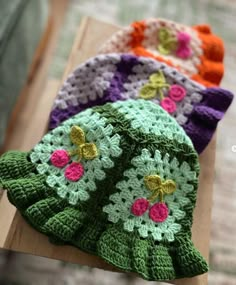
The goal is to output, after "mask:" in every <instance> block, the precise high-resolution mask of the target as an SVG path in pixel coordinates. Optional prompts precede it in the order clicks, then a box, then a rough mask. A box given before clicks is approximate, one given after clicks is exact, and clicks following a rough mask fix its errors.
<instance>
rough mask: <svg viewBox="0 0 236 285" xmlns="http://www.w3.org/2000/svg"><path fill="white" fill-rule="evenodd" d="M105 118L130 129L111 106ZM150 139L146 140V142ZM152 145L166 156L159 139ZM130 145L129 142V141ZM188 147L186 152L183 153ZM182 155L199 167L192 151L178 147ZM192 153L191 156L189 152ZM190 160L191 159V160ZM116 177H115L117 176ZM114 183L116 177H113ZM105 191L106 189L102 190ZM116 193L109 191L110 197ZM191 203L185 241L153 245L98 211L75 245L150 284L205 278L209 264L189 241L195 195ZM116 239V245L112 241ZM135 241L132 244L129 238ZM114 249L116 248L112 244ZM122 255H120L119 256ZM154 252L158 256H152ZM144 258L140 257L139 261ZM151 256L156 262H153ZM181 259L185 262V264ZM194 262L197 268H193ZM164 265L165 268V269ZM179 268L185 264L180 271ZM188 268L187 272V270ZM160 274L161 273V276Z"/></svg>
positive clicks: (83, 229) (179, 236)
mask: <svg viewBox="0 0 236 285" xmlns="http://www.w3.org/2000/svg"><path fill="white" fill-rule="evenodd" d="M95 109H96V111H97V112H99V110H101V107H96V108H95ZM101 112H103V116H105V117H107V118H108V117H109V118H110V120H111V121H113V120H115V121H116V128H118V129H119V128H120V130H121V131H122V130H123V126H124V125H125V126H126V127H127V128H129V126H128V125H127V124H128V122H127V121H125V120H124V119H123V118H121V116H122V114H120V113H119V114H118V113H117V112H115V110H114V108H113V109H112V106H111V104H106V106H105V107H103V108H102V110H101ZM132 131H133V133H132V134H130V135H129V136H130V137H136V136H137V134H138V132H139V131H138V130H132ZM147 138H148V137H147V136H146V139H147ZM149 140H150V141H151V142H152V143H151V144H150V146H149V148H150V150H153V149H154V146H155V144H156V143H157V142H158V144H160V145H161V146H162V151H163V152H165V147H164V144H165V143H164V142H162V143H161V142H159V139H158V138H156V139H154V138H153V139H151V137H150V138H149ZM128 141H129V140H128ZM172 143H173V145H172V146H171V145H169V148H170V149H171V150H173V149H174V148H175V147H174V146H175V145H178V142H176V141H173V142H172ZM153 144H154V145H153ZM185 147H186V149H184V148H185ZM178 148H179V152H180V153H184V154H185V158H187V159H188V160H189V161H192V164H193V165H194V166H195V167H197V170H198V165H197V156H196V153H195V152H194V153H193V149H192V152H191V151H190V149H189V148H188V147H187V146H184V145H183V144H179V145H178ZM138 151H139V150H138V149H137V147H136V148H135V149H133V152H132V155H131V153H130V155H131V156H132V157H133V156H134V155H135V154H134V152H135V153H136V152H138ZM189 151H190V152H189ZM188 156H189V157H188ZM123 167H124V168H125V169H128V168H129V167H130V162H129V164H128V165H123ZM114 175H115V174H114ZM113 179H114V181H115V180H116V177H115V176H114V177H113ZM194 187H195V190H196V189H197V183H195V185H194ZM103 188H104V189H105V187H103ZM111 192H112V193H113V191H112V190H111V189H110V188H109V194H111ZM189 198H190V199H191V201H192V204H191V206H189V205H188V206H186V209H185V211H186V218H185V221H184V222H183V226H182V233H183V232H184V233H185V234H186V235H187V236H186V237H183V236H182V235H181V234H179V235H177V236H176V239H175V241H174V242H173V243H167V242H162V243H158V242H156V243H155V242H154V241H153V240H152V239H150V238H149V239H146V240H144V239H141V238H140V237H139V236H137V235H134V233H132V235H131V234H130V233H128V232H126V231H124V229H123V225H121V223H120V224H119V226H118V224H115V225H113V224H112V225H111V224H110V223H109V222H107V215H106V214H105V213H104V212H101V211H98V212H97V213H95V214H93V216H89V217H87V220H86V221H85V223H84V226H83V227H82V228H81V229H80V234H79V236H77V239H76V240H75V239H73V240H72V243H73V245H75V246H76V247H79V248H80V249H82V250H83V251H86V252H88V253H92V254H96V255H98V256H100V257H101V258H103V259H105V260H106V261H107V262H108V263H111V264H113V265H115V266H116V267H118V268H120V269H122V270H125V271H132V272H136V273H138V274H140V276H142V277H143V278H145V279H147V280H171V279H174V278H181V277H190V276H194V275H197V274H202V273H204V272H206V271H207V270H208V267H207V264H206V262H205V261H204V259H203V258H202V257H201V255H200V254H199V252H198V251H197V250H196V249H195V248H194V246H193V244H192V242H191V240H190V237H191V234H190V228H191V224H192V214H193V208H194V204H195V202H196V192H193V193H191V194H190V195H189ZM102 202H103V205H104V204H107V203H108V196H106V200H103V201H102ZM114 237H117V239H116V242H115V240H113V238H114ZM131 237H132V242H130V238H131ZM110 242H111V243H113V245H115V246H114V247H113V246H112V244H110ZM143 243H145V244H146V246H145V248H144V249H143V247H142V244H143ZM118 252H120V253H121V254H119V253H118ZM152 252H155V253H154V254H153V255H152ZM140 254H141V257H140ZM150 255H152V258H153V259H150V258H149V257H150ZM182 258H183V259H184V260H183V261H182ZM193 261H194V264H195V265H194V266H193V265H192V264H193ZM163 264H165V266H163ZM179 264H183V267H181V266H180V265H179ZM185 266H186V268H185ZM160 272H161V273H160Z"/></svg>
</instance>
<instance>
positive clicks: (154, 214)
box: [149, 203, 169, 223]
mask: <svg viewBox="0 0 236 285" xmlns="http://www.w3.org/2000/svg"><path fill="white" fill-rule="evenodd" d="M168 213H169V211H168V208H167V206H166V204H165V203H156V204H154V205H153V206H152V207H151V208H150V210H149V217H150V219H152V220H153V221H154V222H156V223H158V222H164V221H165V220H166V219H167V217H168Z"/></svg>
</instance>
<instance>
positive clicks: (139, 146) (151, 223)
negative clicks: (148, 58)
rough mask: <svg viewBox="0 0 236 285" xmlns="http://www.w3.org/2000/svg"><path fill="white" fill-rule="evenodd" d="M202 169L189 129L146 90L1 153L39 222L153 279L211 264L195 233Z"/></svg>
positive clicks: (14, 191)
mask: <svg viewBox="0 0 236 285" xmlns="http://www.w3.org/2000/svg"><path fill="white" fill-rule="evenodd" d="M86 144H89V146H90V145H93V148H89V151H91V152H89V155H91V154H92V155H91V156H89V157H88V156H87V155H88V153H86V155H85V156H84V155H81V153H83V148H84V147H85V145H86ZM95 150H96V151H95ZM55 153H56V155H53V154H55ZM87 158H90V159H87ZM55 161H56V164H55ZM66 163H67V164H66ZM69 165H70V166H71V165H72V166H73V167H72V166H71V168H72V170H73V171H71V172H72V174H71V177H72V179H71V177H69V178H70V179H68V177H66V176H65V171H66V169H67V167H68V166H69ZM74 165H76V167H74ZM78 165H80V166H81V167H83V172H79V171H78V169H80V170H81V168H78ZM74 169H75V170H74ZM78 172H79V173H80V174H79V176H80V177H79V179H78V180H77V178H78V177H76V178H75V179H74V177H75V173H78ZM198 175H199V162H198V155H197V153H196V151H195V150H194V147H193V145H192V142H191V140H190V139H189V138H188V136H186V134H185V132H184V130H183V129H182V128H181V127H180V126H179V125H178V124H177V122H176V120H175V119H174V118H173V117H171V116H170V115H169V114H168V113H167V112H166V111H165V110H163V109H162V108H161V107H160V106H159V105H157V104H154V103H153V102H150V101H147V100H143V99H138V100H132V99H130V100H126V101H118V102H115V103H108V104H105V105H103V106H97V107H94V108H91V109H87V110H85V111H83V112H81V113H79V114H77V115H75V116H73V117H71V118H70V119H68V120H66V121H65V122H63V123H62V124H61V125H60V126H58V127H57V128H55V129H54V130H52V131H51V132H49V133H48V134H46V135H45V136H44V137H43V139H42V140H41V141H40V142H39V143H38V144H37V145H36V146H35V147H34V148H33V149H32V150H31V151H30V152H29V153H22V152H18V151H10V152H8V153H6V154H4V155H3V156H1V158H0V184H1V187H2V188H3V189H5V190H7V194H8V198H9V200H10V202H11V203H12V204H14V205H15V206H16V207H17V208H18V209H19V211H20V212H21V214H22V215H23V217H24V218H25V219H26V220H27V221H28V222H29V223H30V224H31V225H32V226H33V227H34V228H35V229H37V230H38V231H40V232H42V233H44V234H46V235H47V236H48V237H49V238H50V241H51V242H54V243H57V244H70V245H74V246H76V247H78V248H80V249H81V250H83V251H85V252H89V253H92V254H95V255H98V256H100V257H101V258H103V259H104V260H106V261H107V262H109V263H110V264H113V265H115V266H117V267H118V268H120V269H123V270H125V271H130V272H136V273H138V274H139V275H140V276H141V277H143V278H145V279H147V280H172V279H175V278H182V277H191V276H195V275H198V274H202V273H204V272H206V271H207V270H208V266H207V263H206V261H205V260H204V259H203V257H202V256H201V255H200V253H199V252H198V251H197V249H196V248H195V247H194V245H193V243H192V241H191V226H192V219H193V209H194V207H195V203H196V194H197V187H198Z"/></svg>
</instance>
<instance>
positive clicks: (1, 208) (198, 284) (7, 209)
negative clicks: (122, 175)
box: [0, 18, 216, 285]
mask: <svg viewBox="0 0 236 285" xmlns="http://www.w3.org/2000/svg"><path fill="white" fill-rule="evenodd" d="M117 30H118V27H116V26H113V25H110V24H105V23H102V22H100V21H97V20H94V19H91V18H84V19H83V20H82V22H81V25H80V27H79V29H78V33H77V35H76V37H75V41H74V45H73V47H72V50H71V54H70V56H69V59H68V63H67V66H66V67H65V72H64V76H63V80H64V79H65V78H66V76H67V75H68V73H69V72H71V71H72V70H73V69H74V68H75V66H77V65H78V64H80V63H82V62H84V61H85V60H86V59H88V58H89V57H91V56H94V55H95V54H96V53H97V49H98V47H99V46H100V45H101V44H102V43H103V42H104V41H105V40H106V39H107V38H108V37H109V36H110V35H111V34H112V33H114V32H115V31H117ZM35 84H36V85H35V86H31V88H30V96H29V98H28V102H27V104H26V106H24V107H23V110H21V112H19V114H18V117H17V124H16V126H15V128H14V129H13V131H12V133H11V136H10V138H9V142H8V145H7V149H13V148H14V149H18V150H30V149H31V148H32V147H33V146H34V145H35V144H36V143H37V142H38V141H39V140H40V139H41V137H42V136H43V134H44V133H45V130H46V128H47V122H48V116H49V113H50V109H51V106H52V103H53V100H54V98H55V96H56V93H57V90H58V88H59V87H60V84H61V82H59V81H57V80H53V81H48V82H47V83H46V86H45V87H44V88H42V86H39V84H38V83H37V80H36V81H35ZM34 92H36V93H37V94H40V93H41V95H40V96H36V95H35V94H33V93H34ZM36 126H37V127H36ZM215 146H216V138H215V137H214V138H213V140H212V141H211V143H210V144H209V145H208V147H207V149H206V150H205V151H204V153H202V154H201V155H200V164H201V173H200V184H199V190H198V199H197V206H196V208H195V212H194V223H193V241H194V243H195V245H196V247H197V248H198V249H199V250H200V252H201V253H202V255H203V256H204V257H205V258H206V259H207V260H208V255H209V239H210V223H211V207H212V188H213V187H212V185H213V176H214V161H215ZM0 217H1V218H0V229H1V230H0V247H2V248H5V249H10V250H14V251H20V252H25V253H30V254H34V255H40V256H45V257H49V258H54V259H61V260H64V261H68V262H73V263H79V264H81V265H89V266H93V267H98V268H104V269H107V270H116V269H115V268H114V267H112V266H110V265H108V264H106V263H105V262H104V261H102V260H101V259H100V258H98V257H94V256H91V255H88V254H86V253H83V252H82V251H80V250H78V249H76V248H73V247H71V246H62V247H58V246H55V245H52V244H50V243H49V242H48V238H47V237H46V236H44V235H42V234H40V233H38V232H36V231H35V230H34V229H33V228H31V227H30V226H29V225H28V224H26V222H25V221H24V220H23V218H22V217H21V215H20V214H19V212H18V211H16V209H15V208H14V207H13V206H12V205H10V204H9V202H8V200H7V197H6V194H5V193H4V194H3V196H2V199H1V200H0ZM3 217H4V218H3ZM172 283H173V284H178V285H185V284H186V285H205V284H207V274H204V275H201V276H197V277H194V278H191V279H181V280H176V281H173V282H172Z"/></svg>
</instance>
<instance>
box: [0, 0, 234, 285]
mask: <svg viewBox="0 0 236 285" xmlns="http://www.w3.org/2000/svg"><path fill="white" fill-rule="evenodd" d="M55 2H56V3H57V5H64V3H65V2H67V3H66V6H65V7H66V8H65V10H64V13H63V15H62V16H61V19H60V20H61V26H60V30H59V32H58V33H59V36H58V37H57V40H56V43H55V48H54V50H53V54H52V62H51V64H50V68H49V70H48V72H47V78H48V79H52V80H61V78H62V75H63V72H64V69H65V66H66V62H67V60H68V56H69V53H70V51H71V47H72V44H73V40H74V37H75V34H76V32H77V30H78V26H79V24H80V21H81V19H82V17H83V16H92V17H95V18H97V19H99V20H102V21H106V22H108V23H113V24H117V25H120V26H125V25H128V24H130V23H131V22H132V21H134V20H140V19H144V18H150V17H152V18H153V17H162V18H168V19H171V20H174V21H177V22H181V23H185V24H188V25H195V24H200V23H208V24H210V25H211V26H212V30H213V32H214V33H215V34H217V35H219V36H220V37H222V38H223V40H224V42H225V54H226V56H225V76H224V79H223V81H222V84H221V86H222V87H225V88H227V89H230V90H231V91H233V92H234V93H236V92H235V91H236V86H235V71H236V26H235V19H236V1H234V0H198V1H196V0H178V1H176V0H149V1H147V0H113V1H109V0H99V1H97V0H68V1H66V0H58V1H55ZM49 3H50V2H48V1H47V0H12V1H5V0H0V7H1V8H0V23H1V25H0V75H1V76H0V78H1V79H0V145H1V144H3V142H4V139H5V134H6V133H7V129H6V126H7V123H8V120H9V114H10V113H11V111H12V109H13V107H14V104H15V102H16V100H17V96H18V95H19V94H20V92H21V90H22V88H23V86H24V85H25V83H26V80H28V81H29V80H31V78H30V74H33V72H34V70H35V69H36V68H37V64H38V62H37V61H36V63H35V64H34V65H33V66H32V60H33V58H34V56H35V51H36V50H37V51H38V50H39V51H38V52H40V48H39V47H38V45H39V43H40V39H41V38H42V37H43V35H44V37H45V30H46V29H49V30H50V17H49V15H51V12H49V11H50V7H49ZM48 19H49V20H48ZM48 23H49V24H48ZM29 67H30V72H29ZM12 69H13V70H14V73H13V72H12ZM12 79H14V84H13V80H12ZM7 83H8V84H7ZM235 118H236V100H234V103H233V104H232V106H231V107H230V110H229V112H228V113H227V115H226V117H225V118H224V120H223V121H222V122H221V123H220V125H219V128H218V132H217V152H216V166H215V182H214V195H213V213H212V228H211V242H210V274H209V284H210V285H235V284H236V246H235V242H236V227H235V223H236V218H235V217H236V180H235V178H234V176H235V169H236V131H235V126H234V119H235ZM0 231H1V230H0ZM152 283H153V282H145V281H143V280H141V279H138V278H134V277H131V276H129V275H128V274H119V273H111V272H105V273H104V271H102V270H99V269H91V268H87V267H80V266H78V265H72V264H69V263H64V262H61V261H55V260H50V259H46V258H41V257H36V256H30V255H24V254H18V253H13V252H7V251H3V250H2V251H0V285H12V284H16V285H31V284H32V285H38V284H40V285H54V284H55V285H75V284H83V285H90V284H91V285H106V284H120V285H126V284H130V285H138V284H143V285H144V284H152ZM153 284H154V283H153ZM155 284H157V283H155ZM160 284H161V283H160Z"/></svg>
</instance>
